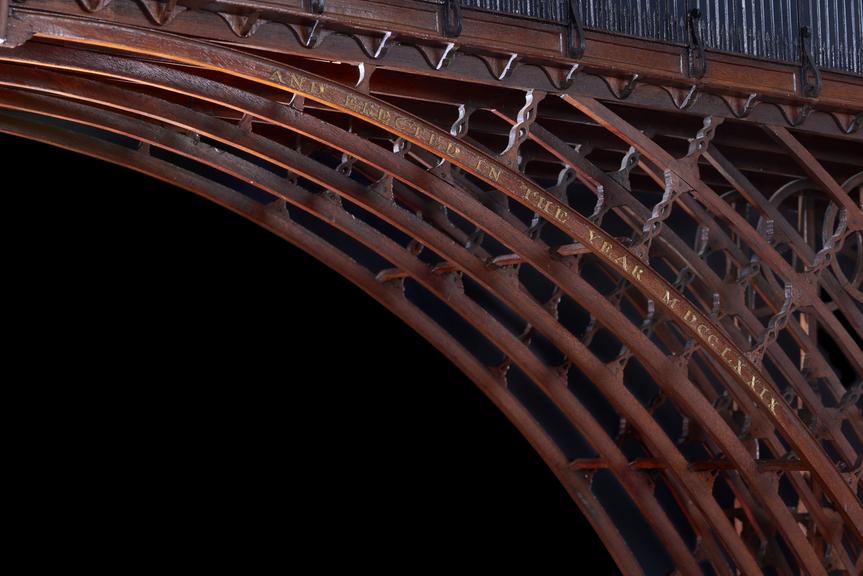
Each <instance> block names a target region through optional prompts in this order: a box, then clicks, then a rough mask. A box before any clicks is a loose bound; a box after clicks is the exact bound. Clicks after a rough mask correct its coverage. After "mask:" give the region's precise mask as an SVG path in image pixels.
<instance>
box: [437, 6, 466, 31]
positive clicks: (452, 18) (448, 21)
mask: <svg viewBox="0 0 863 576" xmlns="http://www.w3.org/2000/svg"><path fill="white" fill-rule="evenodd" d="M441 20H442V22H443V26H442V28H443V35H444V36H446V37H447V38H455V37H456V36H459V35H461V2H460V1H459V0H444V3H443V18H442V19H441Z"/></svg>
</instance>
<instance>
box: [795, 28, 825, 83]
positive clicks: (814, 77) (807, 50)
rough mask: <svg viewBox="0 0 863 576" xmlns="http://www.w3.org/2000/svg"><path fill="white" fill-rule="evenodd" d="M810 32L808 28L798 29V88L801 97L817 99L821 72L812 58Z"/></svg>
mask: <svg viewBox="0 0 863 576" xmlns="http://www.w3.org/2000/svg"><path fill="white" fill-rule="evenodd" d="M811 39H812V31H811V30H810V29H809V26H801V27H800V52H801V55H800V58H801V65H800V88H801V89H802V90H803V95H804V96H807V97H809V98H817V97H818V95H819V94H821V71H820V70H819V69H818V66H816V65H815V59H814V58H812V41H811Z"/></svg>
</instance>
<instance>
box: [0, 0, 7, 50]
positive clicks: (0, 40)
mask: <svg viewBox="0 0 863 576" xmlns="http://www.w3.org/2000/svg"><path fill="white" fill-rule="evenodd" d="M8 18H9V0H0V44H4V43H5V42H6V21H7V20H8Z"/></svg>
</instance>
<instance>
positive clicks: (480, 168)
mask: <svg viewBox="0 0 863 576" xmlns="http://www.w3.org/2000/svg"><path fill="white" fill-rule="evenodd" d="M267 79H268V80H270V81H272V82H276V83H278V84H281V85H283V86H287V87H288V88H289V89H291V90H292V91H297V92H302V93H304V94H309V95H311V96H312V97H315V96H320V97H321V98H320V99H321V101H325V102H329V103H331V104H334V105H336V106H343V107H344V108H346V109H348V110H351V111H353V112H355V113H356V114H358V115H360V116H362V117H365V118H367V119H368V120H370V121H372V122H375V123H378V124H381V125H384V126H390V127H394V128H395V129H396V130H398V131H399V132H401V133H402V134H403V135H404V136H406V137H407V138H409V139H412V140H414V141H416V142H419V143H421V144H423V145H426V146H429V147H431V148H434V149H435V150H437V151H439V152H440V153H442V154H444V155H446V156H449V157H450V158H454V159H457V160H460V162H461V164H462V165H463V166H471V165H472V166H473V169H474V171H475V172H476V173H477V174H479V175H480V176H482V177H485V178H487V179H488V180H490V181H492V182H500V179H501V177H502V176H507V177H508V178H509V174H508V173H507V174H505V173H504V168H503V167H502V166H499V165H497V164H496V163H494V162H492V161H489V160H487V159H485V158H484V157H483V155H482V154H480V153H476V152H471V151H467V154H465V152H466V151H465V150H464V149H463V148H461V147H460V146H459V144H458V141H457V140H454V139H451V138H449V137H447V136H445V135H441V134H439V133H438V132H437V131H436V130H434V129H432V128H429V127H426V126H423V125H422V124H420V123H418V122H416V121H415V120H413V119H411V118H410V117H407V116H402V115H400V114H399V113H398V112H395V111H393V110H391V109H389V108H388V106H387V105H386V104H382V103H379V102H375V101H374V100H373V99H370V98H367V97H364V96H362V95H358V94H353V93H351V92H350V91H348V90H344V89H341V88H338V87H336V86H331V85H329V84H327V83H326V82H325V81H319V80H316V79H314V78H311V77H308V76H304V75H303V74H302V73H298V72H290V71H282V70H273V72H272V73H271V74H270V75H269V76H268V77H267ZM466 156H467V157H466ZM508 182H509V180H508ZM510 186H511V189H512V188H514V189H515V190H517V193H516V195H517V196H520V197H521V198H522V199H523V200H524V201H525V202H526V203H527V204H529V205H531V206H532V207H533V208H535V210H536V211H537V212H538V213H541V214H544V215H547V216H550V217H551V219H553V220H556V221H558V222H567V221H569V219H570V212H569V210H568V207H567V206H566V205H565V204H562V203H560V202H558V201H557V200H555V199H553V198H551V197H549V196H546V194H544V193H543V192H542V191H541V190H539V189H537V188H536V187H533V186H531V185H529V184H528V183H525V182H522V181H520V179H518V178H514V179H513V180H512V182H511V183H510ZM504 191H506V190H504ZM586 228H587V235H588V243H589V244H591V245H593V247H594V249H598V252H599V253H600V254H602V255H603V256H605V257H606V258H607V259H608V260H609V261H611V262H613V263H614V264H616V265H617V266H618V267H620V268H621V269H622V270H623V271H624V272H626V273H628V274H630V275H631V276H633V277H634V278H636V279H637V280H639V281H641V280H642V274H644V273H645V272H647V269H645V268H644V267H643V266H641V265H640V264H639V263H638V261H637V260H630V259H629V255H628V254H626V253H621V252H622V251H621V250H619V249H616V248H615V244H614V243H613V241H611V240H610V239H607V238H605V237H603V235H602V234H601V233H599V232H596V231H594V230H592V229H591V228H590V227H587V226H586ZM581 234H583V232H582V233H581ZM664 292H665V293H664V294H663V296H662V303H663V304H664V305H665V306H667V307H668V308H669V309H670V310H672V311H674V312H675V313H676V314H677V315H678V317H681V311H679V310H677V308H679V307H680V304H682V303H685V300H684V301H681V299H680V298H679V297H674V296H672V294H671V291H670V290H668V289H665V291H664ZM681 319H682V320H683V321H684V322H685V323H686V324H688V325H690V326H691V327H694V328H695V333H696V334H697V336H698V337H699V338H700V339H701V340H702V341H705V342H706V343H707V346H708V347H709V348H711V349H712V350H714V351H717V352H718V351H719V350H720V348H721V349H722V352H721V353H720V354H719V356H720V358H721V359H722V361H723V362H725V363H726V364H727V365H728V366H729V367H730V368H731V369H732V370H733V371H734V372H735V373H736V374H737V375H738V376H739V377H740V379H741V381H742V382H744V383H745V384H746V385H748V386H749V388H750V389H751V390H752V391H753V393H754V394H757V396H758V398H759V400H761V401H762V402H763V403H764V404H765V405H766V406H767V409H768V410H770V412H771V413H772V414H774V415H775V414H776V407H777V406H778V405H779V401H778V400H777V398H776V397H775V396H774V395H773V393H772V392H771V390H770V388H768V386H767V384H765V383H764V382H762V381H761V380H760V379H759V377H758V376H757V375H756V374H757V373H756V372H755V369H754V368H752V367H751V366H749V365H748V364H747V361H746V358H745V357H743V356H741V355H740V353H739V352H736V351H735V350H734V349H732V348H730V347H728V346H725V345H724V344H723V340H722V339H720V337H719V336H718V335H717V334H716V333H714V329H713V328H712V327H711V325H710V324H709V323H708V322H706V321H701V320H700V318H699V316H698V314H697V313H696V311H695V309H693V308H691V306H689V305H687V306H686V307H685V309H684V310H683V311H682V318H681ZM744 369H745V370H746V373H747V374H749V375H750V376H749V379H748V380H746V378H744V376H743V374H744Z"/></svg>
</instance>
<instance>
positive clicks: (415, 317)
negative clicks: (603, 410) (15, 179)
mask: <svg viewBox="0 0 863 576" xmlns="http://www.w3.org/2000/svg"><path fill="white" fill-rule="evenodd" d="M0 131H2V132H5V133H8V134H14V135H17V136H20V137H24V138H30V139H34V140H38V141H40V142H44V143H48V144H52V145H55V146H59V147H62V148H65V149H67V150H72V151H75V152H79V153H82V154H86V155H88V156H92V157H96V158H100V159H102V160H106V161H109V162H113V163H116V164H120V165H122V166H125V167H128V168H131V169H134V170H137V171H139V172H142V173H145V174H148V175H150V176H152V177H154V178H157V179H159V180H162V181H165V182H167V183H169V184H172V185H174V186H177V187H180V188H184V189H186V190H189V191H191V192H193V193H196V194H199V195H201V196H203V197H205V198H207V199H209V200H212V201H214V202H216V203H217V204H220V205H222V206H224V207H226V208H228V209H230V210H232V211H233V212H236V213H238V214H240V215H241V216H244V217H246V218H248V219H249V220H251V221H253V222H255V223H257V224H259V225H261V226H262V227H264V228H266V229H268V230H270V231H271V232H273V233H275V234H277V235H279V236H280V237H282V238H284V239H285V240H287V241H289V242H291V243H292V244H294V245H295V246H297V247H298V248H300V249H302V250H304V251H306V252H308V253H309V254H310V255H312V256H314V257H315V258H317V259H319V260H321V261H322V262H323V263H325V264H326V265H328V266H329V267H331V268H333V269H334V270H335V271H336V272H338V273H339V274H342V275H343V276H345V277H346V278H348V279H349V280H351V281H352V282H353V283H354V284H356V285H357V286H358V287H360V288H361V289H362V290H364V291H365V292H366V293H368V294H369V295H370V296H372V297H373V298H375V299H376V300H377V301H378V302H380V303H381V304H382V305H384V306H385V307H387V308H388V309H389V310H391V311H392V312H393V313H394V314H396V315H397V316H398V317H399V318H401V319H402V320H403V321H404V322H406V323H407V324H408V325H410V326H411V327H412V328H413V329H414V330H416V331H417V332H418V333H419V334H421V335H422V336H423V337H424V338H426V339H427V340H429V342H431V343H432V345H434V346H435V347H436V348H437V349H438V350H440V351H441V352H442V353H443V354H444V355H445V356H446V357H447V358H449V359H450V360H451V361H452V362H453V363H454V364H455V365H456V366H458V367H459V368H460V369H461V370H462V371H463V372H464V373H465V374H466V375H467V376H468V377H469V378H470V379H471V380H472V381H474V383H476V385H477V386H478V387H479V388H480V389H481V390H483V392H484V393H485V394H486V395H487V396H488V397H489V398H490V399H491V400H492V401H493V402H494V403H495V405H496V406H497V407H498V408H499V409H500V410H501V411H502V412H503V413H504V414H505V415H506V416H507V418H508V419H509V420H510V421H511V422H512V423H513V424H514V425H515V426H516V428H518V429H519V431H520V432H521V433H522V434H523V435H524V436H525V438H527V440H528V441H529V442H530V443H531V445H532V446H533V447H534V449H535V450H536V451H537V452H538V453H539V454H540V456H541V457H542V458H543V460H545V462H546V463H547V465H548V466H549V467H550V468H551V469H552V471H553V472H554V473H555V475H556V476H558V478H559V479H560V481H561V483H562V484H563V485H564V487H565V488H566V489H567V491H568V492H569V493H570V494H571V495H572V497H573V499H574V500H575V502H576V503H577V504H578V506H579V508H581V510H582V512H583V513H584V515H585V516H586V517H587V518H588V520H589V521H590V522H591V524H592V525H593V526H594V529H595V530H596V532H597V533H598V534H599V536H600V538H601V539H602V540H603V542H604V543H605V545H606V546H607V547H608V549H609V552H610V553H611V555H612V557H613V558H614V559H615V561H616V562H617V564H618V566H619V567H620V569H621V570H622V571H623V572H624V573H626V574H630V573H631V574H636V575H642V574H644V572H643V570H642V568H641V567H640V565H639V564H638V562H637V560H636V559H635V556H634V555H633V554H632V552H631V550H630V549H629V547H628V546H627V545H626V543H625V541H624V540H623V539H622V537H621V535H620V533H619V532H618V531H617V529H616V528H615V527H614V524H613V522H612V521H611V520H610V518H609V517H608V516H607V514H606V513H605V511H604V509H603V507H602V505H601V503H600V502H599V501H598V500H596V498H595V497H594V496H593V494H592V493H591V492H590V490H589V488H588V487H587V486H586V484H585V483H584V481H583V480H582V479H581V478H580V477H579V475H578V474H575V473H573V472H572V471H571V470H569V469H568V467H567V463H566V460H565V458H564V456H563V454H562V453H561V452H560V450H559V449H558V448H557V447H556V446H555V445H554V443H553V442H552V440H551V439H550V438H549V437H548V435H547V434H546V433H545V432H544V431H543V430H542V429H541V427H540V426H539V425H538V424H537V423H536V422H535V421H534V419H533V417H532V416H531V415H530V414H529V413H528V412H527V411H526V410H525V409H524V408H523V407H522V406H521V405H520V404H519V403H518V402H517V400H515V398H514V397H513V396H512V394H511V393H509V392H507V390H506V389H505V388H504V387H503V386H501V383H500V381H498V380H497V378H496V377H495V375H494V374H493V373H492V372H491V371H490V370H489V369H488V368H486V367H485V366H483V365H482V364H481V363H480V362H479V361H478V360H477V359H476V358H474V357H473V356H472V355H471V354H470V353H469V352H468V351H467V350H465V349H464V348H463V347H462V345H461V344H459V343H458V342H456V341H455V340H454V339H453V338H452V337H451V336H450V335H449V334H447V333H446V332H445V331H444V330H443V329H442V328H441V327H440V326H439V325H437V324H436V323H435V322H434V321H433V320H431V319H430V318H429V317H428V316H427V315H425V313H423V312H422V311H420V310H419V309H417V308H416V307H415V306H414V305H413V304H411V303H410V302H409V301H408V300H407V299H406V298H405V297H404V295H403V294H402V293H401V292H400V291H399V290H397V289H395V288H394V287H392V286H389V285H387V284H382V283H380V282H379V281H378V280H377V279H376V278H375V276H374V275H373V274H372V273H371V272H370V271H368V270H367V269H365V268H363V267H362V266H360V265H359V264H357V263H356V262H355V261H354V260H353V259H352V258H350V257H349V256H347V255H345V254H343V253H342V252H340V251H339V250H338V249H336V248H335V247H334V246H332V245H331V244H329V243H327V242H326V241H324V240H322V239H321V238H318V237H316V236H315V235H314V234H313V233H311V232H309V231H308V230H306V229H304V228H302V227H301V226H299V225H298V224H296V223H294V222H292V221H290V220H289V219H287V218H285V217H284V215H283V214H281V213H279V212H278V211H274V210H271V209H269V208H267V207H266V206H265V205H261V204H259V203H258V202H256V201H254V200H251V199H250V198H248V197H246V196H243V195H241V194H239V193H238V192H236V191H234V190H232V189H230V188H227V187H225V186H223V185H221V184H218V183H214V182H212V181H210V180H207V179H206V178H203V177H201V176H199V175H197V174H194V173H191V172H188V171H186V170H184V169H182V168H178V167H177V166H174V165H170V164H167V163H166V162H164V161H161V160H158V159H155V158H153V157H150V156H145V155H143V154H140V153H135V152H132V151H130V150H128V149H126V148H123V147H120V146H117V145H114V144H109V143H106V142H104V141H101V140H96V139H94V138H91V137H86V136H81V135H80V134H77V133H71V132H66V131H65V130H63V129H59V128H56V127H53V126H46V125H41V126H40V125H38V124H35V123H31V122H26V121H21V120H20V119H10V118H2V119H0ZM166 168H169V169H166Z"/></svg>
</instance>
